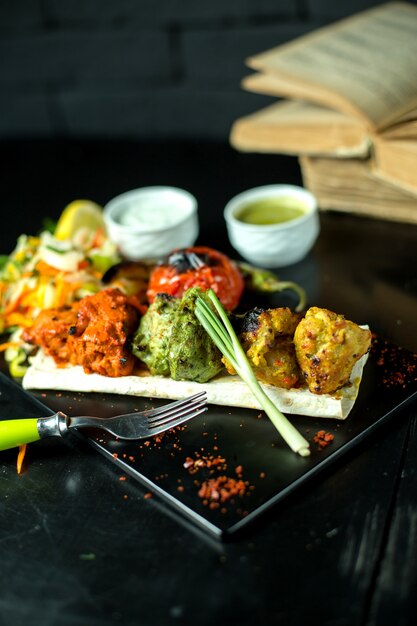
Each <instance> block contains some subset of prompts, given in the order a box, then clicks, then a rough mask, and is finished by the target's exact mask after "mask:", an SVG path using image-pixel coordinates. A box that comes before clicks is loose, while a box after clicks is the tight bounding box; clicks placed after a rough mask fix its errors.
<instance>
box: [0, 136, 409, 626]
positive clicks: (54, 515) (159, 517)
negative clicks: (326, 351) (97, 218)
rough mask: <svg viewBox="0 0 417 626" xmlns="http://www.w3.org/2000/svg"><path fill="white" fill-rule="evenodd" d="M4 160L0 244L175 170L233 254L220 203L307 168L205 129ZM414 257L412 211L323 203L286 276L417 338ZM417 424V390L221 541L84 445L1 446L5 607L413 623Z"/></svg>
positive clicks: (18, 151) (91, 616) (144, 619)
mask: <svg viewBox="0 0 417 626" xmlns="http://www.w3.org/2000/svg"><path fill="white" fill-rule="evenodd" d="M0 159H1V181H2V185H1V188H2V198H1V202H2V221H3V226H2V228H1V252H3V253H8V252H10V251H11V250H12V248H13V247H14V244H15V240H16V238H17V236H18V235H19V234H20V233H22V232H26V233H31V234H33V233H36V232H37V231H38V230H39V229H40V228H41V226H42V219H43V218H44V217H45V216H49V217H51V218H56V217H57V216H58V215H59V213H60V212H61V210H62V208H63V207H64V206H65V205H66V204H67V203H68V202H70V201H71V200H73V199H75V198H90V199H92V200H95V201H96V202H98V203H101V204H104V203H105V202H106V201H107V200H109V199H110V198H111V197H113V196H115V195H117V194H118V193H121V192H123V191H126V190H128V189H131V188H133V187H139V186H143V185H152V184H172V185H176V186H179V187H184V188H186V189H188V190H189V191H191V192H192V193H194V194H195V195H196V197H197V198H198V200H199V205H200V222H201V234H200V239H199V242H200V243H202V244H207V245H212V246H213V247H217V248H219V249H221V250H223V251H225V252H227V253H230V254H234V253H233V250H232V249H231V248H230V245H229V243H228V241H227V235H226V229H225V225H224V223H223V219H222V209H223V206H224V204H225V202H226V201H227V200H228V199H229V198H230V197H231V196H232V195H234V194H236V193H238V192H240V191H242V190H244V189H246V188H249V187H252V186H256V185H261V184H267V183H271V182H287V183H299V182H300V174H299V169H298V165H297V162H296V160H295V159H286V158H283V157H279V156H261V155H243V154H238V153H236V152H234V151H233V150H231V149H230V148H229V147H227V146H223V145H210V144H208V145H199V144H187V145H174V144H167V145H163V144H157V145H155V144H152V145H145V144H138V143H127V142H105V141H102V142H100V141H89V142H86V141H83V142H81V141H80V142H76V141H72V142H63V141H56V142H43V141H40V140H34V141H21V142H3V144H2V145H1V146H0ZM416 210H417V209H416ZM416 268H417V226H413V225H404V224H396V223H394V222H383V221H376V220H371V219H367V218H359V217H354V216H351V215H342V214H336V213H326V214H322V215H321V235H320V238H319V240H318V242H317V244H316V246H315V248H314V250H313V251H312V253H311V254H310V255H309V257H308V258H307V259H306V260H305V261H303V262H301V263H300V264H298V265H296V266H294V267H290V268H286V269H285V270H282V271H281V275H282V277H283V278H285V277H288V278H293V279H295V280H297V281H298V282H300V283H301V284H303V286H304V287H305V288H306V290H307V292H308V295H309V300H310V303H312V304H317V305H319V306H325V307H327V308H330V309H333V310H336V311H339V312H343V313H344V314H345V315H346V316H347V317H349V318H350V319H353V320H355V321H358V322H360V323H362V322H367V323H369V325H370V326H371V327H372V328H373V330H375V331H377V332H378V333H381V334H382V335H384V336H385V337H386V338H387V339H389V340H391V341H393V342H395V343H397V344H400V345H402V346H404V347H406V348H408V349H410V350H413V351H417V332H416V323H415V320H416V319H417V273H416ZM416 424H417V420H416V404H415V403H411V404H409V405H408V406H407V407H406V408H405V409H404V410H402V411H401V412H400V413H398V415H397V416H396V417H395V419H393V420H392V421H391V422H390V423H389V424H387V425H386V426H384V427H382V428H381V429H379V431H377V432H375V433H374V434H373V435H372V436H371V437H369V438H368V439H366V440H365V441H364V442H363V443H362V444H361V445H360V446H359V447H357V448H356V449H355V450H354V451H352V452H350V453H349V454H348V456H347V457H345V458H344V459H343V460H341V461H340V462H338V463H336V464H335V465H334V466H333V467H332V469H331V470H329V471H326V472H325V473H323V474H322V475H321V476H320V477H319V478H316V479H315V480H313V481H312V482H310V483H309V485H308V487H306V488H302V489H300V490H299V491H297V492H295V493H294V494H293V495H292V496H291V497H289V498H288V499H286V500H285V501H284V502H283V503H281V504H280V505H278V506H276V507H275V508H273V509H272V511H270V512H269V513H268V514H266V515H265V516H264V517H263V518H262V519H261V520H260V521H259V523H258V524H256V525H255V526H254V527H252V528H250V529H249V530H248V532H247V533H246V534H245V535H244V536H243V537H240V538H239V539H238V540H236V541H234V542H230V543H220V542H217V541H215V540H213V539H210V538H208V537H204V535H202V534H201V533H199V532H198V533H197V532H194V531H193V530H192V529H190V528H189V527H188V526H185V525H182V524H181V523H179V522H178V519H177V518H174V517H171V516H170V515H168V514H167V512H166V510H165V509H164V508H163V507H161V506H160V504H159V502H158V500H157V499H156V498H153V499H150V500H149V499H146V498H145V497H144V495H145V490H144V489H143V488H142V487H141V486H140V485H139V484H137V483H135V482H134V481H127V482H121V481H119V476H120V473H119V472H118V470H117V468H115V467H114V466H113V465H111V464H109V463H107V461H106V460H105V459H103V458H102V457H101V456H100V455H98V454H97V453H96V452H95V451H94V450H92V449H91V448H90V447H89V446H87V445H86V444H83V443H80V444H78V443H77V444H74V443H72V444H71V445H68V444H66V443H65V442H59V441H58V442H56V441H54V442H53V443H51V442H50V441H48V442H47V441H45V442H40V443H39V444H34V445H33V446H31V447H30V451H29V459H28V465H27V468H26V471H25V473H24V474H23V475H21V476H17V474H16V470H15V460H16V454H15V451H7V452H3V453H1V458H0V542H1V560H0V563H1V574H2V576H1V594H0V623H2V624H14V626H20V625H21V624H22V625H23V624H24V625H25V626H27V624H34V625H38V624H39V625H42V626H57V625H59V626H64V625H65V626H75V625H77V626H95V625H97V626H98V625H100V626H106V625H110V624H119V623H120V624H123V625H124V626H128V625H133V624H141V625H146V626H148V625H155V626H160V625H165V624H181V626H183V625H184V626H188V625H190V626H191V625H193V626H195V624H204V625H210V626H211V625H214V624H217V625H220V624H221V625H229V624H240V625H241V626H243V625H248V626H249V625H251V626H252V624H254V623H259V624H262V625H264V626H270V625H271V626H272V625H274V626H275V625H278V624H279V625H281V624H282V625H285V626H304V625H307V624H320V625H326V626H330V625H332V626H359V625H360V626H373V625H385V624H386V625H387V626H392V625H393V624H395V625H396V626H403V625H408V624H410V625H411V624H415V623H416V615H417V601H416V593H415V590H416V588H417V471H416V467H417V438H416V433H415V431H416ZM125 496H128V497H127V498H126V497H125Z"/></svg>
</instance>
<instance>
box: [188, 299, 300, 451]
mask: <svg viewBox="0 0 417 626" xmlns="http://www.w3.org/2000/svg"><path fill="white" fill-rule="evenodd" d="M206 293H207V295H208V297H209V299H210V300H211V302H212V304H213V306H214V308H215V310H216V311H217V313H218V315H219V317H217V315H215V313H214V312H213V310H212V309H211V308H210V306H209V305H208V304H206V302H204V300H203V299H202V298H197V300H196V309H195V314H196V316H197V319H198V320H199V322H200V323H201V325H202V326H203V328H204V329H205V331H206V332H207V333H208V335H209V336H210V338H211V339H212V341H213V342H214V343H215V344H216V346H217V347H218V349H219V350H220V352H221V353H222V354H223V355H224V356H225V357H226V359H227V360H228V361H229V363H230V364H231V365H232V367H233V368H234V370H235V371H236V373H237V374H238V375H239V376H240V378H241V379H242V380H243V381H244V382H245V383H246V384H247V385H248V387H249V388H250V389H251V391H252V393H253V395H254V396H255V398H256V399H257V400H258V402H259V404H260V406H261V407H262V408H263V410H264V411H265V413H266V414H267V415H268V417H269V419H270V420H271V422H272V423H273V425H274V426H275V428H276V429H277V430H278V432H279V433H280V435H281V436H282V438H283V439H284V441H285V442H286V443H287V444H288V445H289V447H290V448H291V449H292V450H293V451H294V452H296V453H298V454H299V455H300V456H309V455H310V448H309V443H308V441H307V440H306V439H304V437H303V436H302V435H301V433H300V432H299V431H298V430H297V429H296V428H295V426H293V425H292V424H291V422H289V421H288V419H287V418H286V417H285V415H284V414H283V413H281V411H280V410H279V409H278V407H276V406H275V404H274V403H273V402H272V400H271V399H270V398H269V396H268V395H267V394H266V393H265V391H264V390H263V389H262V387H261V385H260V384H259V382H258V380H257V379H256V377H255V374H254V372H253V370H252V367H251V365H250V363H249V361H248V359H247V357H246V354H245V352H244V350H243V348H242V346H241V345H240V342H239V339H238V338H237V335H236V333H235V331H234V329H233V326H232V324H231V322H230V320H229V318H228V316H227V313H226V312H225V310H224V309H223V306H222V305H221V303H220V301H219V299H218V298H217V296H216V294H215V293H214V291H213V290H212V289H209V290H208V291H207V292H206Z"/></svg>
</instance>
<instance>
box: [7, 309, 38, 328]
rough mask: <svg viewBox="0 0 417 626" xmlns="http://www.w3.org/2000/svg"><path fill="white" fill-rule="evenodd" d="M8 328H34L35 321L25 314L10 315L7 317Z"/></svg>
mask: <svg viewBox="0 0 417 626" xmlns="http://www.w3.org/2000/svg"><path fill="white" fill-rule="evenodd" d="M6 323H7V326H23V327H24V328H28V327H30V326H32V324H33V320H31V319H29V318H28V317H27V315H24V314H23V313H17V311H16V312H14V313H10V315H7V316H6Z"/></svg>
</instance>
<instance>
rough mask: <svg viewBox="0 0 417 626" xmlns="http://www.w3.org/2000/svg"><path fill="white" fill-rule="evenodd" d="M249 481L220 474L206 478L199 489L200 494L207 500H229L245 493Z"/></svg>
mask: <svg viewBox="0 0 417 626" xmlns="http://www.w3.org/2000/svg"><path fill="white" fill-rule="evenodd" d="M247 487H248V483H247V482H246V481H243V480H241V479H236V478H230V477H228V476H223V475H222V476H218V477H217V478H209V479H208V480H205V481H204V482H203V483H202V484H201V487H200V489H199V491H198V495H199V497H200V498H202V499H203V501H207V502H218V501H220V502H222V503H223V502H227V501H228V500H231V499H232V498H233V497H235V496H239V497H242V496H243V495H245V493H246V490H247Z"/></svg>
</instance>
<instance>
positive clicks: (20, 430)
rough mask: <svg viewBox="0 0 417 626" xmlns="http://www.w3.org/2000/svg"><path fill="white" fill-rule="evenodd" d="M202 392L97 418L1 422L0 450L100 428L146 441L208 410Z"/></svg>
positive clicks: (58, 417)
mask: <svg viewBox="0 0 417 626" xmlns="http://www.w3.org/2000/svg"><path fill="white" fill-rule="evenodd" d="M206 403H207V394H206V392H205V391H201V392H200V393H196V394H194V395H193V396H189V397H188V398H185V399H184V400H177V401H175V402H170V403H169V404H166V405H164V406H162V407H159V408H157V409H150V410H147V411H142V412H138V413H127V414H126V415H116V416H115V417H108V418H100V417H93V416H90V415H81V416H77V417H69V416H68V415H65V413H62V412H61V411H58V412H57V413H55V414H54V415H51V416H49V417H39V418H36V417H34V418H27V419H17V420H3V421H0V450H6V449H8V448H14V447H16V446H20V445H23V444H25V443H31V442H33V441H37V440H38V439H44V438H45V437H61V436H63V435H65V434H66V433H67V432H68V431H70V430H71V429H74V428H75V429H78V428H101V429H103V430H105V431H107V432H109V433H110V434H112V435H114V436H115V437H117V438H118V439H123V440H132V439H146V438H148V437H154V436H155V435H159V434H160V433H163V432H164V431H165V430H168V429H170V428H175V427H176V426H179V425H180V424H184V422H187V421H188V420H190V419H192V418H194V417H197V415H200V414H201V413H203V412H204V411H206V410H207V406H206Z"/></svg>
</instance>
